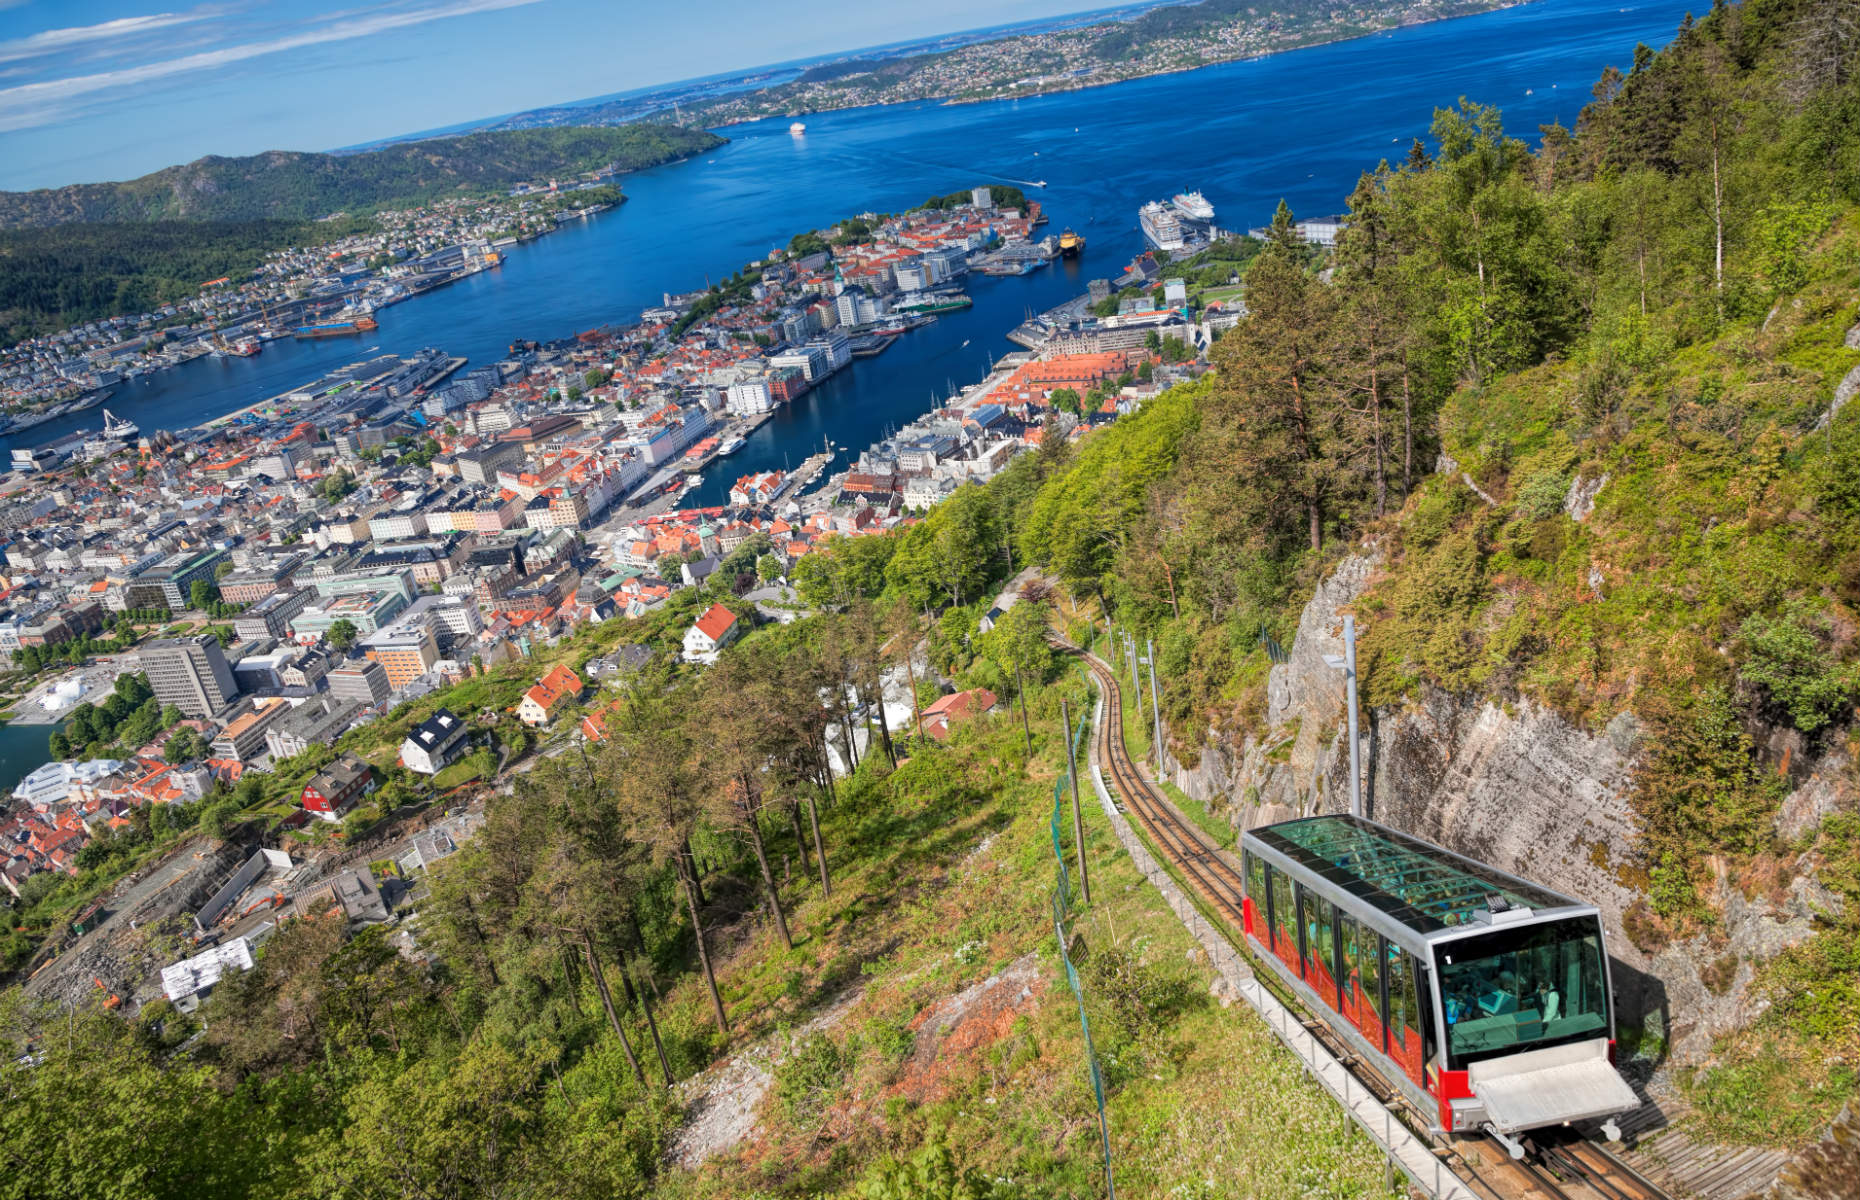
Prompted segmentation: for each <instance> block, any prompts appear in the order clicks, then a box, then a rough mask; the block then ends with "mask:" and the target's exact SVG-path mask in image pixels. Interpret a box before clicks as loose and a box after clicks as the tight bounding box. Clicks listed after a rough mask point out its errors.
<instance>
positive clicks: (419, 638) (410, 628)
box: [362, 620, 439, 691]
mask: <svg viewBox="0 0 1860 1200" xmlns="http://www.w3.org/2000/svg"><path fill="white" fill-rule="evenodd" d="M362 655H363V657H365V658H367V660H368V661H369V662H372V663H379V664H380V665H381V669H382V670H383V671H385V672H387V681H388V687H389V688H390V689H392V690H394V691H399V690H400V689H401V688H403V687H406V686H407V685H408V684H410V683H412V682H413V681H414V680H416V679H418V678H419V677H420V676H422V675H424V674H426V673H427V672H428V671H430V670H432V669H433V664H434V663H436V662H438V661H439V643H438V642H437V641H436V640H435V639H434V637H433V631H432V628H431V626H429V625H428V624H427V623H426V622H425V621H424V620H416V621H399V622H396V623H395V624H393V625H392V626H390V627H388V628H387V629H383V630H380V631H379V632H377V633H373V634H370V635H369V636H368V637H367V638H365V639H363V641H362Z"/></svg>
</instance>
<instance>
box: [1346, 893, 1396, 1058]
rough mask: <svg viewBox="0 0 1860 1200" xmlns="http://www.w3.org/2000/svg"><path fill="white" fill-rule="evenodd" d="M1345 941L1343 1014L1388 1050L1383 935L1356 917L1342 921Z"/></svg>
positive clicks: (1373, 1042)
mask: <svg viewBox="0 0 1860 1200" xmlns="http://www.w3.org/2000/svg"><path fill="white" fill-rule="evenodd" d="M1337 927H1338V929H1339V930H1340V931H1341V933H1342V940H1343V979H1342V983H1343V1011H1344V1013H1345V1015H1347V1016H1348V1017H1349V1018H1350V1019H1351V1020H1352V1021H1353V1022H1355V1024H1356V1027H1357V1028H1358V1029H1359V1030H1361V1031H1362V1034H1363V1036H1364V1037H1366V1038H1368V1039H1369V1041H1370V1044H1371V1045H1373V1046H1375V1048H1376V1049H1378V1050H1382V1049H1386V1047H1385V1046H1384V1044H1383V1037H1382V1035H1383V1029H1382V971H1381V965H1382V964H1381V958H1382V946H1381V935H1379V934H1377V933H1376V931H1375V930H1373V929H1368V928H1365V927H1364V926H1362V925H1360V924H1359V923H1358V922H1357V921H1356V919H1355V918H1354V917H1343V916H1340V917H1339V918H1338V922H1337Z"/></svg>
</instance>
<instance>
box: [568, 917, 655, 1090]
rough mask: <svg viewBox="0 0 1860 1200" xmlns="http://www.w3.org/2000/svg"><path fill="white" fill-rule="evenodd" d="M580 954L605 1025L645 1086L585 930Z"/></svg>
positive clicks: (590, 939)
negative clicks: (605, 1022) (599, 1005)
mask: <svg viewBox="0 0 1860 1200" xmlns="http://www.w3.org/2000/svg"><path fill="white" fill-rule="evenodd" d="M581 952H582V953H583V954H585V955H586V956H587V959H588V974H590V975H592V976H594V990H595V991H596V992H598V993H600V997H601V1007H602V1008H604V1009H606V1010H607V1023H608V1024H609V1025H611V1026H613V1029H614V1036H616V1037H618V1038H619V1039H620V1048H621V1049H622V1050H624V1051H626V1064H627V1066H629V1067H632V1068H633V1077H634V1078H635V1079H637V1080H639V1083H640V1086H641V1087H644V1086H645V1085H646V1072H645V1071H643V1070H641V1069H640V1065H639V1058H638V1057H637V1056H636V1055H635V1054H634V1053H633V1043H632V1042H631V1041H630V1040H629V1039H628V1038H627V1036H626V1028H625V1026H623V1025H621V1024H620V1014H619V1013H617V1012H615V1011H614V996H613V993H612V992H610V991H608V990H607V976H606V975H605V974H603V973H602V971H601V960H600V959H599V958H597V957H596V956H595V953H594V939H593V938H592V937H591V936H589V934H588V933H587V931H586V930H583V931H582V934H581Z"/></svg>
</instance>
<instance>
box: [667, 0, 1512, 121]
mask: <svg viewBox="0 0 1860 1200" xmlns="http://www.w3.org/2000/svg"><path fill="white" fill-rule="evenodd" d="M1540 2H1541V0H1502V2H1501V3H1497V4H1493V5H1491V6H1490V7H1488V8H1482V9H1480V10H1479V11H1478V12H1466V13H1456V14H1453V15H1451V16H1439V17H1428V18H1427V19H1425V20H1420V21H1404V22H1401V23H1398V24H1395V25H1390V26H1387V27H1384V28H1381V29H1367V30H1363V31H1361V32H1358V33H1351V34H1346V35H1343V36H1340V37H1332V38H1323V39H1320V40H1318V41H1312V42H1304V43H1301V44H1299V45H1295V46H1280V47H1277V48H1275V49H1271V50H1263V51H1260V52H1258V53H1252V54H1236V55H1234V56H1233V57H1231V58H1221V59H1215V60H1214V61H1212V62H1201V63H1194V64H1192V65H1182V66H1172V67H1161V68H1158V69H1156V70H1154V71H1144V72H1142V73H1141V74H1137V75H1125V76H1123V77H1121V78H1118V79H1068V80H1062V81H1056V82H1055V84H1054V85H1053V86H1051V87H1040V88H1037V89H1034V90H1031V91H1026V92H1016V93H1014V94H1012V95H1002V96H957V95H938V96H919V97H915V98H913V99H910V100H881V101H877V102H874V103H868V104H845V105H839V106H836V107H833V108H794V109H786V110H783V111H781V112H774V113H765V114H763V115H761V116H755V117H740V118H736V119H733V120H729V121H723V122H720V123H718V124H716V125H699V126H697V127H698V128H701V129H705V130H708V131H710V132H712V133H716V134H717V135H718V136H719V137H722V136H723V134H722V133H721V132H720V131H721V130H725V129H734V128H737V127H739V126H743V125H754V124H755V123H756V122H758V121H784V120H792V119H795V118H799V117H810V116H819V115H821V114H824V113H839V112H855V111H858V110H860V109H884V108H901V107H904V106H906V105H911V104H925V105H933V106H936V107H942V108H953V107H956V106H958V105H968V104H997V103H1003V104H1005V103H1011V102H1014V101H1017V100H1037V99H1040V98H1041V97H1045V96H1062V95H1065V94H1067V93H1069V92H1083V91H1089V90H1091V89H1093V88H1102V87H1116V86H1117V85H1118V84H1120V83H1137V82H1140V81H1142V80H1145V79H1161V78H1163V77H1165V76H1169V75H1190V74H1193V73H1194V72H1196V71H1205V70H1208V69H1210V68H1213V67H1224V66H1229V65H1231V64H1233V63H1244V62H1260V61H1263V60H1265V59H1268V58H1276V57H1277V56H1279V55H1281V54H1296V53H1298V52H1299V51H1301V50H1317V49H1321V48H1322V47H1325V46H1341V45H1345V44H1347V43H1349V42H1360V41H1362V40H1364V39H1365V38H1373V37H1378V36H1381V35H1384V34H1395V33H1400V32H1401V31H1403V30H1406V29H1422V28H1425V27H1427V26H1429V25H1440V24H1444V23H1446V22H1448V21H1467V20H1472V19H1474V18H1477V17H1484V16H1490V15H1491V14H1493V13H1498V12H1505V11H1508V10H1510V9H1514V8H1524V7H1527V6H1529V5H1532V4H1536V3H1540Z"/></svg>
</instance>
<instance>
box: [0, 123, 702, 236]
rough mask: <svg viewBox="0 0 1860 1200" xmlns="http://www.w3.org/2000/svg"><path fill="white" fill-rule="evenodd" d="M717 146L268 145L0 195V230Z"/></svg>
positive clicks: (290, 200)
mask: <svg viewBox="0 0 1860 1200" xmlns="http://www.w3.org/2000/svg"><path fill="white" fill-rule="evenodd" d="M721 143H722V139H720V138H718V137H716V136H715V135H714V134H710V133H706V132H704V131H703V130H697V129H680V128H677V127H674V126H669V125H653V124H636V125H619V126H612V127H604V128H580V127H569V128H561V129H525V130H505V131H501V132H495V133H473V134H468V135H466V136H464V137H455V138H436V139H433V140H431V141H423V142H404V143H400V144H397V145H392V146H383V147H381V148H380V149H377V150H367V151H363V152H361V153H358V154H310V153H305V152H301V151H293V150H273V151H270V152H268V153H265V154H255V155H251V156H249V157H246V158H219V157H209V158H202V159H199V160H197V161H195V162H191V163H188V164H186V165H185V166H177V167H167V168H164V169H163V170H160V171H156V172H154V173H153V174H150V175H144V176H142V177H141V178H140V179H132V180H129V181H127V182H124V183H85V184H73V185H71V186H69V187H62V188H47V189H43V190H40V191H34V192H3V193H0V229H22V228H39V227H44V226H50V225H62V224H66V223H69V222H79V221H81V222H136V221H255V220H315V219H317V218H320V217H325V216H328V215H329V214H331V213H335V212H345V211H346V212H360V211H368V210H372V209H378V208H388V207H393V206H395V205H410V204H425V203H430V202H432V201H434V200H441V199H445V198H447V197H452V196H467V195H477V194H483V193H490V192H497V191H501V190H504V189H506V188H508V187H509V186H510V185H512V184H514V183H518V182H521V181H524V180H532V179H546V178H548V177H550V176H552V175H559V176H572V175H574V174H577V173H579V172H582V171H591V170H595V169H596V168H600V167H605V166H608V165H609V164H613V165H615V166H617V167H619V169H620V170H623V171H634V170H641V169H643V168H646V167H652V166H657V165H659V164H660V163H665V162H670V161H672V160H674V159H679V158H684V157H686V156H687V155H691V154H697V153H699V152H701V151H704V150H708V149H710V148H711V147H713V146H717V145H720V144H721Z"/></svg>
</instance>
